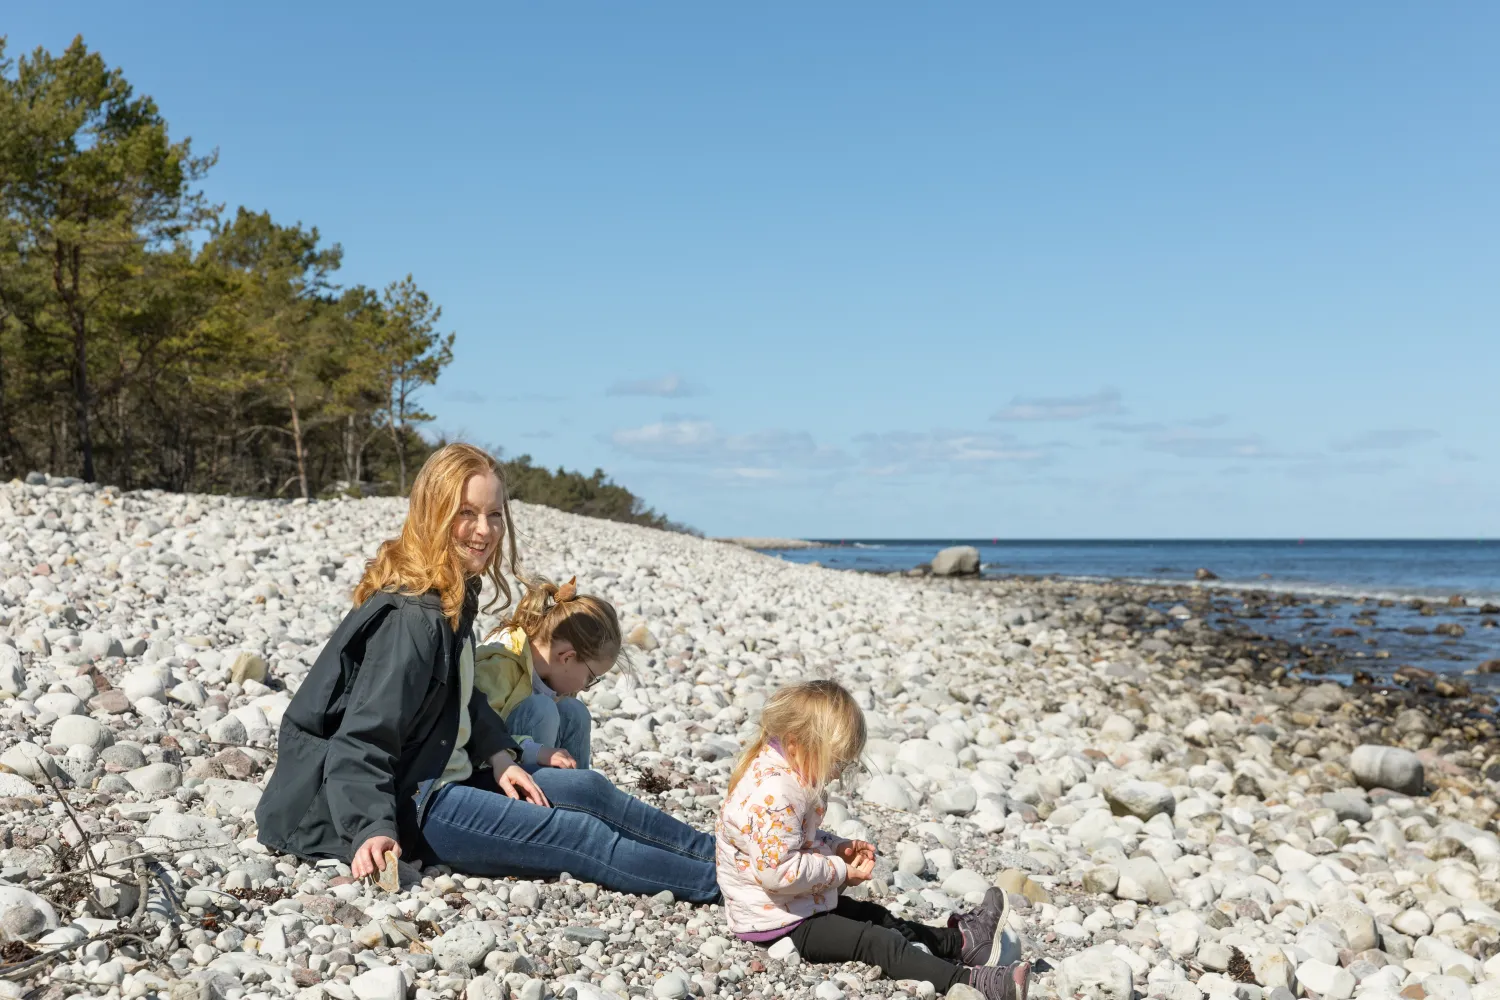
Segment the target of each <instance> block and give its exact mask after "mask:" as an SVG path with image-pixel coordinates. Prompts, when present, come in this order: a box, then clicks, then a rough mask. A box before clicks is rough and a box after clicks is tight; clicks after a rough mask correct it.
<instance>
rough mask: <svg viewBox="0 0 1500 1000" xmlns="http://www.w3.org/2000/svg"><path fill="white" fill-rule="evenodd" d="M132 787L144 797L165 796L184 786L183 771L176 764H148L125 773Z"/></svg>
mask: <svg viewBox="0 0 1500 1000" xmlns="http://www.w3.org/2000/svg"><path fill="white" fill-rule="evenodd" d="M125 780H126V781H128V782H130V787H131V788H134V789H135V790H136V791H138V792H140V793H141V794H142V795H164V794H166V793H167V792H170V791H174V790H175V789H177V788H178V787H179V786H181V784H182V771H181V770H179V769H178V767H177V765H176V764H147V765H146V766H145V767H139V768H136V769H135V770H134V771H127V772H125Z"/></svg>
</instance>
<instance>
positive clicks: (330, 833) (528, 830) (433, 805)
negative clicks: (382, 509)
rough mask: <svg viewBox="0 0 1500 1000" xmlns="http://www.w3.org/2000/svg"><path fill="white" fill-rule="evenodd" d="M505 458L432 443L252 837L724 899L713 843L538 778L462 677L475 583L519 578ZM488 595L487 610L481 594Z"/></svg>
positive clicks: (282, 752) (286, 750)
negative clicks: (506, 571)
mask: <svg viewBox="0 0 1500 1000" xmlns="http://www.w3.org/2000/svg"><path fill="white" fill-rule="evenodd" d="M517 562H518V560H517V555H516V543H515V532H514V528H513V525H512V521H511V517H510V503H509V500H508V498H507V496H506V492H505V479H504V475H503V473H502V470H501V469H500V467H499V465H498V464H497V463H496V462H495V460H494V459H493V458H492V457H491V456H490V455H488V454H486V453H485V452H483V451H481V450H480V449H478V448H475V447H473V446H471V445H466V444H451V445H447V446H446V447H444V448H441V449H439V450H438V451H436V452H434V453H433V455H432V456H431V457H430V458H428V460H427V462H426V463H425V464H424V465H423V466H422V470H421V471H420V472H419V473H418V474H417V478H416V480H415V481H414V482H413V484H412V490H411V499H410V505H409V507H408V509H407V515H406V523H405V524H404V525H403V526H402V529H401V534H400V536H399V537H397V538H393V539H390V540H388V541H385V542H383V543H381V545H380V548H379V550H378V551H377V553H376V555H375V558H374V559H372V560H370V561H369V563H368V564H367V565H366V567H365V574H364V577H363V579H361V580H360V582H359V586H358V587H356V588H355V591H354V605H355V606H354V608H353V610H351V611H350V612H349V614H348V615H347V616H346V617H345V618H344V621H343V622H342V623H341V624H340V625H339V627H338V629H337V630H336V631H335V632H334V634H333V637H332V638H331V639H330V640H329V642H328V644H327V645H326V646H324V647H323V651H322V652H321V653H320V654H319V655H318V659H317V662H316V663H314V665H313V667H312V669H311V670H310V671H309V672H308V675H307V678H306V679H305V680H304V681H303V683H302V686H301V687H299V688H298V689H297V693H296V695H295V697H293V699H292V703H291V705H290V706H288V708H287V710H286V714H285V715H284V716H283V718H282V723H281V735H280V740H279V745H278V749H279V755H278V760H277V765H276V770H275V772H274V773H273V774H272V776H271V779H270V781H269V782H268V783H267V786H266V791H265V794H264V795H263V796H262V798H261V801H260V805H259V806H258V807H257V808H256V820H257V822H258V824H259V834H258V836H259V839H260V841H261V843H263V844H265V845H266V846H267V847H270V848H273V849H275V850H278V851H282V852H285V853H288V854H294V855H297V856H299V857H303V858H337V859H339V860H342V861H347V862H349V864H350V869H351V871H352V872H353V873H354V875H356V876H360V877H363V876H365V875H368V874H371V873H373V872H375V871H384V870H385V868H386V865H387V863H388V861H387V859H388V857H390V856H391V855H394V856H395V857H398V858H399V857H419V858H421V859H422V860H423V861H425V862H427V863H429V864H443V865H447V866H449V867H451V868H453V869H455V870H458V871H463V872H467V873H469V874H473V875H489V876H494V875H516V876H523V877H538V876H548V875H556V874H558V873H560V872H562V871H568V872H571V873H572V874H574V875H576V876H578V877H580V878H583V879H586V880H588V881H591V882H597V883H599V884H600V885H603V886H605V887H607V888H611V889H616V890H619V891H622V892H634V893H641V894H653V893H657V892H661V891H662V890H669V891H670V892H672V893H673V894H674V895H676V896H677V897H679V898H681V899H686V900H690V901H693V902H707V901H710V900H712V899H714V898H716V897H717V896H718V888H717V886H716V885H715V879H714V866H713V840H712V838H711V837H709V835H708V834H705V833H700V832H698V831H696V830H694V829H692V828H691V827H689V826H687V825H686V824H684V823H681V822H679V821H678V820H676V819H673V818H672V817H670V816H668V815H666V814H665V813H663V812H661V811H660V810H657V809H654V808H652V807H651V806H648V805H646V804H645V803H643V802H640V801H638V800H636V799H633V798H631V797H630V796H629V795H626V794H625V793H623V792H621V791H619V790H618V789H617V788H615V787H614V785H612V784H611V783H610V782H609V780H608V779H607V778H605V777H604V776H603V775H601V774H599V773H598V772H596V771H587V770H566V769H557V768H548V769H546V771H544V772H540V773H538V774H537V775H535V776H533V775H531V774H529V773H528V772H527V771H526V769H525V768H523V767H521V766H520V763H519V756H520V747H519V746H518V745H517V743H516V741H515V740H514V739H512V738H511V735H510V733H509V732H508V731H507V729H506V727H505V723H504V722H503V721H502V720H501V719H500V717H499V716H498V715H496V714H495V711H494V709H492V708H491V707H490V705H489V702H488V701H487V700H486V698H485V695H484V692H483V691H481V690H479V689H478V688H477V687H476V686H475V683H474V638H473V626H474V619H475V616H476V615H477V614H478V611H479V594H480V588H481V585H482V583H483V581H484V580H485V579H489V580H490V581H491V582H492V584H493V585H494V588H495V593H496V597H495V602H496V603H499V604H501V605H508V604H509V603H510V599H511V594H510V588H509V587H508V586H507V584H506V581H505V578H504V576H503V575H502V573H501V570H502V564H508V566H509V568H510V570H511V571H512V573H516V572H517ZM492 606H493V605H492Z"/></svg>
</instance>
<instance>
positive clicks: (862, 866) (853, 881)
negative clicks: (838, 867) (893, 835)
mask: <svg viewBox="0 0 1500 1000" xmlns="http://www.w3.org/2000/svg"><path fill="white" fill-rule="evenodd" d="M874 874H875V858H874V857H873V856H872V857H866V856H865V855H863V854H861V855H859V856H857V857H856V858H855V859H854V860H853V861H851V862H849V876H848V877H847V878H846V879H844V884H845V885H859V884H860V883H861V882H868V881H870V877H871V876H872V875H874Z"/></svg>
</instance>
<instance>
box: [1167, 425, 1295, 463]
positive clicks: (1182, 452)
mask: <svg viewBox="0 0 1500 1000" xmlns="http://www.w3.org/2000/svg"><path fill="white" fill-rule="evenodd" d="M1145 447H1146V450H1148V451H1159V452H1164V453H1165V454H1168V455H1176V456H1177V457H1178V458H1278V457H1281V456H1278V455H1277V454H1276V453H1275V452H1273V451H1272V450H1271V449H1269V448H1267V447H1266V445H1265V442H1263V441H1262V440H1261V439H1260V435H1258V434H1248V435H1245V436H1242V437H1210V436H1208V435H1204V434H1199V433H1198V432H1197V431H1192V430H1187V429H1185V428H1178V429H1174V430H1166V431H1161V432H1159V433H1156V434H1152V435H1150V436H1149V437H1147V439H1146V445H1145Z"/></svg>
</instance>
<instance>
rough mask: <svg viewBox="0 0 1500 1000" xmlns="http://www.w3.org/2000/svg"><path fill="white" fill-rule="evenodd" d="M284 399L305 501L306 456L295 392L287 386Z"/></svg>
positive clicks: (298, 478)
mask: <svg viewBox="0 0 1500 1000" xmlns="http://www.w3.org/2000/svg"><path fill="white" fill-rule="evenodd" d="M286 398H287V404H288V405H289V406H291V408H292V448H293V450H295V451H296V453H297V482H298V484H299V485H300V486H301V487H302V496H303V498H304V499H305V498H306V497H307V456H306V454H305V453H304V452H303V450H302V421H301V420H299V419H298V417H297V390H296V389H293V388H291V387H290V386H288V387H287V390H286ZM277 492H280V491H279V490H278V491H277Z"/></svg>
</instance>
